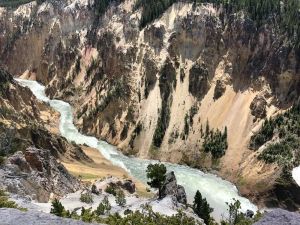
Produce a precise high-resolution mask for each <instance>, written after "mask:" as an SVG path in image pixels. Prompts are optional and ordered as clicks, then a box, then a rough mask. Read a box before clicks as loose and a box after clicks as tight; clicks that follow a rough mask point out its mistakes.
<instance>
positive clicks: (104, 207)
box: [95, 196, 111, 216]
mask: <svg viewBox="0 0 300 225" xmlns="http://www.w3.org/2000/svg"><path fill="white" fill-rule="evenodd" d="M110 210H111V205H110V203H109V201H108V197H107V196H105V197H104V199H103V201H102V202H101V203H100V204H99V205H98V207H97V209H96V211H95V213H96V215H98V216H100V215H105V214H106V213H108V212H109V211H110Z"/></svg>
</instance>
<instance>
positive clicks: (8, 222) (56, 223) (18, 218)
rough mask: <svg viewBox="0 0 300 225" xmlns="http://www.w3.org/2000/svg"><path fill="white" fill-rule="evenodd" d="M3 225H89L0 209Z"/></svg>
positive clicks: (54, 217) (50, 215) (40, 214)
mask: <svg viewBox="0 0 300 225" xmlns="http://www.w3.org/2000/svg"><path fill="white" fill-rule="evenodd" d="M0 218H1V219H0V224H1V225H16V224H18V225H41V224H43V225H87V224H91V223H84V222H82V221H78V220H73V219H66V218H62V217H58V216H55V215H52V214H48V213H43V212H37V211H29V212H22V211H20V210H17V209H0Z"/></svg>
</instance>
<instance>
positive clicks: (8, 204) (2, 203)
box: [0, 189, 26, 210]
mask: <svg viewBox="0 0 300 225" xmlns="http://www.w3.org/2000/svg"><path fill="white" fill-rule="evenodd" d="M0 208H15V209H20V210H26V209H24V208H21V207H19V206H18V205H17V204H16V203H15V202H14V201H10V200H9V198H8V196H7V194H6V193H5V191H4V190H1V189H0Z"/></svg>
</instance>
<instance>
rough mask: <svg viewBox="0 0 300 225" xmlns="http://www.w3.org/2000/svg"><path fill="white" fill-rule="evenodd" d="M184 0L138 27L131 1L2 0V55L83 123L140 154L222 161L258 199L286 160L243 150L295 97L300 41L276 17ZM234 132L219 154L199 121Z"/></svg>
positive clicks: (207, 163) (221, 167) (211, 164)
mask: <svg viewBox="0 0 300 225" xmlns="http://www.w3.org/2000/svg"><path fill="white" fill-rule="evenodd" d="M220 13H221V9H216V8H214V7H213V6H212V5H210V4H205V5H198V6H193V4H191V3H188V2H180V3H176V4H174V5H173V6H171V7H170V8H169V9H168V10H166V12H164V13H163V15H162V16H161V17H160V18H159V19H157V20H155V21H154V22H152V23H150V24H149V25H147V26H146V27H145V28H144V29H142V30H140V28H139V21H140V18H141V10H140V9H137V10H136V9H135V8H134V1H133V0H125V1H114V2H113V3H112V4H111V5H110V6H109V7H108V8H107V9H106V11H105V13H103V14H102V13H99V12H98V11H97V10H96V7H94V2H93V1H89V0H74V1H54V0H52V1H46V2H44V3H42V4H41V5H37V4H36V3H35V2H32V3H29V4H26V5H23V6H20V7H19V8H17V9H15V10H7V9H3V8H0V16H1V19H0V64H1V66H3V67H5V68H6V69H7V70H8V71H9V72H10V73H12V74H14V75H15V76H21V77H23V78H28V79H33V80H37V81H39V82H42V83H43V84H45V85H47V93H48V95H49V96H51V97H53V98H58V99H64V100H66V101H68V102H70V103H71V104H72V105H73V106H74V109H75V111H74V117H75V118H76V125H77V126H78V127H79V128H80V130H81V131H82V132H83V133H86V134H93V135H96V136H97V137H99V138H101V139H104V140H106V141H108V142H110V143H112V144H114V145H116V146H118V147H119V148H120V150H122V151H123V152H124V153H125V154H130V155H135V156H138V157H141V158H155V159H160V160H163V161H170V162H175V163H182V164H188V165H191V166H193V167H198V168H201V169H209V170H211V169H213V170H217V172H218V174H219V175H221V176H222V177H224V178H226V179H229V180H231V181H233V182H235V183H236V184H237V185H238V186H239V188H240V190H241V192H242V193H243V194H244V195H247V196H249V197H251V198H252V199H254V200H255V201H256V202H260V197H259V196H260V194H261V193H267V191H269V190H270V189H272V188H273V187H274V183H276V180H277V179H278V178H279V177H280V174H281V169H282V167H281V166H280V165H277V164H266V163H264V162H263V161H260V160H258V159H257V154H258V152H259V151H261V149H260V150H258V152H254V151H252V150H250V149H249V148H248V145H249V140H250V137H251V136H252V134H253V133H255V132H256V131H257V130H258V129H259V128H260V126H261V124H262V122H263V120H264V119H265V118H267V117H270V116H272V115H276V114H278V113H280V112H283V111H285V110H286V109H288V108H289V107H290V106H291V105H292V104H293V103H295V102H296V101H299V95H300V73H299V57H300V54H299V51H298V50H296V49H294V48H292V47H290V45H288V43H287V42H286V40H285V37H283V36H281V35H279V34H278V33H277V31H276V29H275V28H274V27H273V26H272V25H271V24H266V25H265V26H263V27H261V28H260V29H258V28H257V27H256V25H255V23H254V22H253V21H252V20H251V19H249V18H248V17H247V15H246V14H244V13H243V12H239V13H236V14H232V15H231V16H228V17H227V18H226V19H221V17H220ZM207 125H209V130H211V129H215V130H216V129H219V130H221V131H224V130H225V128H226V130H227V134H228V135H227V136H228V138H227V139H228V149H227V150H226V153H225V155H224V156H223V157H221V158H219V159H213V158H212V157H211V155H210V154H208V153H205V151H203V147H202V145H203V141H204V136H203V133H204V130H205V129H206V127H207Z"/></svg>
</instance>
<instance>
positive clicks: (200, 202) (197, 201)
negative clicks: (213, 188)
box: [193, 191, 213, 224]
mask: <svg viewBox="0 0 300 225" xmlns="http://www.w3.org/2000/svg"><path fill="white" fill-rule="evenodd" d="M193 209H194V212H195V213H196V214H197V215H198V216H199V217H200V218H201V219H203V220H204V223H205V224H209V223H210V221H211V217H210V213H212V212H213V209H212V208H210V206H209V204H208V203H207V201H206V198H202V195H201V193H200V191H197V192H196V195H195V198H194V205H193Z"/></svg>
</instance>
